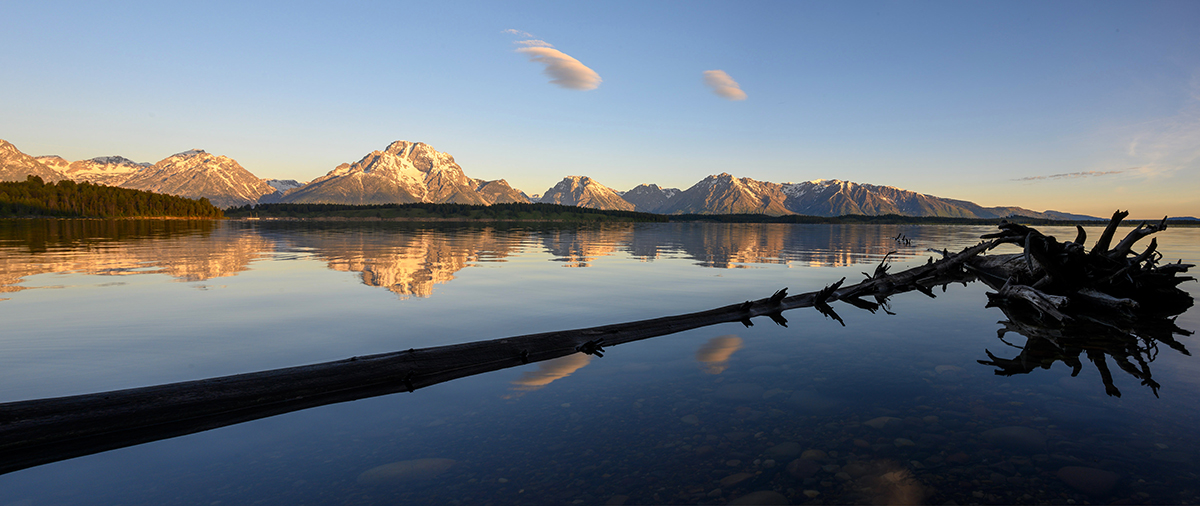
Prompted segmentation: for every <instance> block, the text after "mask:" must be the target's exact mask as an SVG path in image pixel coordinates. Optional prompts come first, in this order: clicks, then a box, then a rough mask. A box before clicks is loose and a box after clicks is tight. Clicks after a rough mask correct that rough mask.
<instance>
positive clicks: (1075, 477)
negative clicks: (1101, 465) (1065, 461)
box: [1058, 466, 1120, 497]
mask: <svg viewBox="0 0 1200 506" xmlns="http://www.w3.org/2000/svg"><path fill="white" fill-rule="evenodd" d="M1058 478H1059V479H1061V480H1062V481H1063V482H1065V483H1066V484H1067V485H1070V486H1071V487H1072V488H1074V489H1075V490H1078V491H1080V492H1083V493H1085V494H1087V495H1090V496H1093V497H1104V496H1107V495H1108V493H1109V492H1112V489H1113V487H1115V486H1117V481H1118V480H1120V476H1118V475H1117V473H1113V472H1109V471H1105V470H1103V469H1096V468H1094V467H1081V466H1067V467H1064V468H1062V469H1059V470H1058Z"/></svg>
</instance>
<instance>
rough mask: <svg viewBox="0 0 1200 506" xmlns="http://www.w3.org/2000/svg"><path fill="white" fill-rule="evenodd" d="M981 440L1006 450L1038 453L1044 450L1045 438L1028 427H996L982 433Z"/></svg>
mask: <svg viewBox="0 0 1200 506" xmlns="http://www.w3.org/2000/svg"><path fill="white" fill-rule="evenodd" d="M983 438H984V439H987V440H988V442H989V443H992V444H994V445H996V446H999V447H1001V448H1004V449H1008V450H1014V451H1022V452H1029V453H1039V452H1042V451H1044V450H1045V449H1046V436H1044V435H1042V433H1041V432H1038V430H1037V429H1031V428H1029V427H1018V426H1009V427H997V428H995V429H990V430H985V431H983Z"/></svg>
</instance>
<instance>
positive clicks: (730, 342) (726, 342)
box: [696, 334, 742, 374]
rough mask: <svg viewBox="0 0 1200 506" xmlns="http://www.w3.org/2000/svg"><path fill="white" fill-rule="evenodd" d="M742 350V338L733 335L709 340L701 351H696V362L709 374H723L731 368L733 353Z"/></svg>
mask: <svg viewBox="0 0 1200 506" xmlns="http://www.w3.org/2000/svg"><path fill="white" fill-rule="evenodd" d="M740 349H742V338H740V337H738V336H735V335H733V334H729V335H724V336H717V337H714V338H712V339H709V340H708V342H706V343H704V345H703V346H701V347H700V349H699V350H696V360H697V361H699V362H700V368H701V369H703V370H704V372H706V373H708V374H721V373H722V372H724V371H725V369H728V368H729V357H732V356H733V352H735V351H738V350H740Z"/></svg>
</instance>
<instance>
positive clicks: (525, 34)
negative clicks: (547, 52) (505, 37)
mask: <svg viewBox="0 0 1200 506" xmlns="http://www.w3.org/2000/svg"><path fill="white" fill-rule="evenodd" d="M500 33H507V34H509V35H516V36H517V37H524V38H526V39H532V38H533V34H531V33H529V32H523V31H521V30H518V29H516V28H509V29H507V30H504V31H503V32H500Z"/></svg>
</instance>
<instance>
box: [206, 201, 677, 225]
mask: <svg viewBox="0 0 1200 506" xmlns="http://www.w3.org/2000/svg"><path fill="white" fill-rule="evenodd" d="M225 215H226V216H228V217H230V218H249V217H257V218H331V217H336V218H380V219H392V218H398V219H447V220H481V221H489V220H499V221H588V222H592V221H638V222H647V221H648V222H666V221H669V218H668V217H667V216H665V215H661V214H651V213H639V212H634V211H610V210H605V209H591V208H587V207H576V206H563V205H557V204H532V203H530V204H527V203H508V204H492V205H490V206H483V205H474V204H450V203H447V204H433V203H428V202H418V203H413V204H374V205H350V204H258V205H255V206H250V205H245V206H241V207H231V208H229V209H226V210H225Z"/></svg>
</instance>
